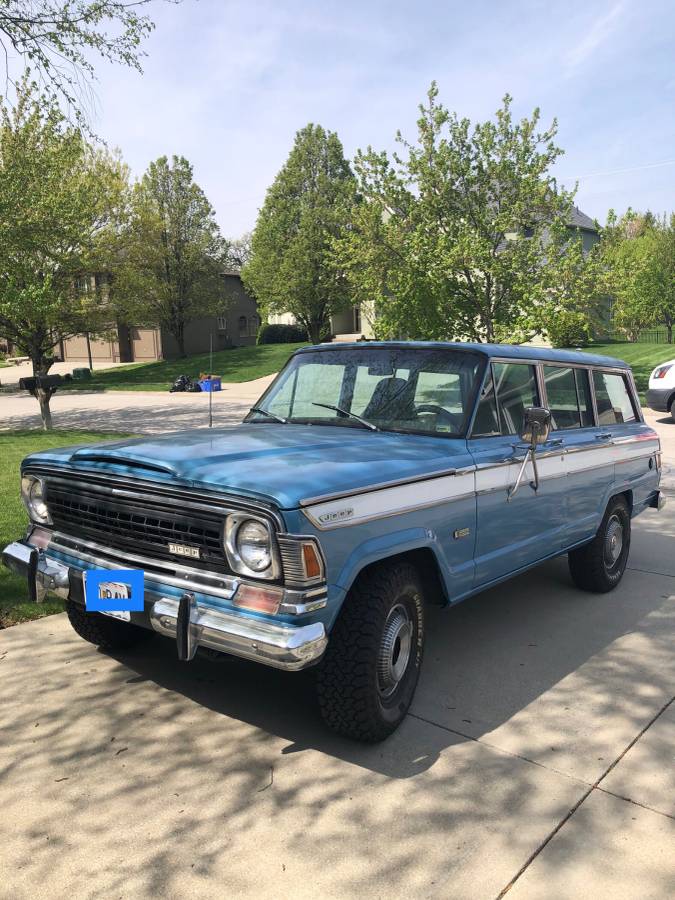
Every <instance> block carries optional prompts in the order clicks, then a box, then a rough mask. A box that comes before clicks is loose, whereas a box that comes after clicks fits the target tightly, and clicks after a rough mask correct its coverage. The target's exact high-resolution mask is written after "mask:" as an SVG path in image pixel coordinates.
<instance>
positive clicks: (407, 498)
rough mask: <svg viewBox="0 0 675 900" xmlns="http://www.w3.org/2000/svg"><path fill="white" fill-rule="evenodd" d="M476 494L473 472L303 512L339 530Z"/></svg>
mask: <svg viewBox="0 0 675 900" xmlns="http://www.w3.org/2000/svg"><path fill="white" fill-rule="evenodd" d="M474 491H475V479H474V474H473V472H470V473H468V474H466V475H445V476H444V477H443V478H432V479H427V480H426V481H414V482H412V483H411V484H402V485H399V486H398V487H391V488H385V489H384V490H378V491H369V492H368V493H364V494H356V495H355V496H353V497H344V498H342V499H340V500H328V501H327V502H325V503H316V504H314V505H313V506H309V507H307V508H306V509H304V510H303V512H304V513H305V515H306V516H307V518H308V519H309V520H310V521H311V522H312V524H314V525H316V527H317V528H337V527H339V526H341V525H356V524H357V523H359V522H365V521H368V520H369V519H374V518H379V517H380V516H388V515H391V514H392V513H402V512H407V511H408V510H413V509H419V508H420V507H425V506H435V505H436V504H437V503H445V502H446V501H447V500H457V499H458V498H459V497H470V496H473V493H474Z"/></svg>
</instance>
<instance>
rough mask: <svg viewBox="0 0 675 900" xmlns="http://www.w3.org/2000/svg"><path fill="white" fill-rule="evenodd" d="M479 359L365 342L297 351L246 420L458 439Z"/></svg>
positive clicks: (466, 354)
mask: <svg viewBox="0 0 675 900" xmlns="http://www.w3.org/2000/svg"><path fill="white" fill-rule="evenodd" d="M483 364H484V360H483V357H482V356H481V355H480V354H478V353H472V352H468V351H461V350H452V349H447V350H446V349H438V348H429V349H426V348H420V347H400V346H391V347H382V346H380V347H374V346H368V344H365V343H364V345H363V348H361V347H358V348H354V347H352V348H348V349H347V348H346V349H344V350H333V349H331V350H311V351H308V352H303V353H298V354H297V355H296V356H294V357H293V358H292V359H291V361H290V363H289V364H288V366H287V367H286V368H285V369H284V370H283V371H282V372H281V373H280V374H279V376H278V377H277V379H276V381H274V382H273V383H272V385H271V387H270V388H269V389H268V390H267V393H266V394H265V395H264V396H263V397H262V399H261V400H260V402H259V403H258V404H257V410H258V411H257V412H256V411H252V412H251V414H250V416H249V417H248V419H247V421H250V422H255V421H263V420H264V421H267V422H268V423H269V422H270V421H272V418H271V416H273V417H275V418H277V419H279V420H285V422H284V424H288V423H293V422H295V423H299V422H302V423H312V424H317V425H341V426H345V427H350V428H369V427H371V428H372V427H373V426H374V428H376V429H379V430H381V431H402V432H411V433H416V434H420V433H421V434H447V435H453V436H459V435H463V434H464V432H465V431H466V426H467V420H468V418H469V414H470V413H471V409H472V407H473V402H474V398H475V396H476V392H477V388H478V380H479V375H480V374H481V373H482V368H483ZM331 407H332V408H331ZM265 413H267V415H266V414H265ZM280 427H281V425H280Z"/></svg>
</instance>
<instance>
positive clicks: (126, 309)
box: [113, 156, 225, 356]
mask: <svg viewBox="0 0 675 900" xmlns="http://www.w3.org/2000/svg"><path fill="white" fill-rule="evenodd" d="M224 252H225V244H224V242H223V239H222V237H221V234H220V230H219V228H218V225H217V223H216V219H215V214H214V211H213V207H212V206H211V204H210V203H209V201H208V199H207V197H206V195H205V194H204V192H203V191H202V189H201V188H200V187H199V185H197V184H195V182H194V180H193V172H192V166H191V165H190V163H189V162H188V161H187V159H185V158H184V157H182V156H180V157H178V156H174V157H172V160H171V163H169V161H168V159H167V157H166V156H162V157H160V158H159V159H158V160H156V162H153V163H151V164H150V165H149V167H148V170H147V172H146V173H145V175H144V176H143V178H142V179H141V181H140V182H139V183H138V184H136V185H135V186H134V190H133V194H132V200H131V216H130V224H129V228H128V231H127V233H126V236H125V238H124V240H123V244H122V249H121V251H120V254H119V262H118V265H117V266H116V269H115V282H114V285H113V296H114V300H115V303H116V305H117V306H118V307H119V309H120V310H121V311H122V314H123V316H124V318H125V319H126V321H130V322H134V323H136V324H141V323H142V322H147V323H149V324H152V325H161V326H163V327H165V328H166V329H167V330H168V331H169V332H170V333H171V334H172V335H173V336H174V338H175V340H176V343H177V344H178V349H179V353H180V355H181V356H185V326H186V325H187V323H188V322H190V321H191V320H192V319H195V318H199V317H201V316H205V315H209V314H215V313H218V312H221V311H222V308H223V305H224V302H225V301H224V294H223V285H222V271H223V267H224Z"/></svg>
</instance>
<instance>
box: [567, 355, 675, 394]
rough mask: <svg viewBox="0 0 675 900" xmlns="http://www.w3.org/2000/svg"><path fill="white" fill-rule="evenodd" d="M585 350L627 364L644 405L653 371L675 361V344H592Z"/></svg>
mask: <svg viewBox="0 0 675 900" xmlns="http://www.w3.org/2000/svg"><path fill="white" fill-rule="evenodd" d="M583 349H585V350H586V351H587V352H588V353H602V354H603V355H605V356H614V357H615V358H616V359H622V360H624V362H627V363H628V365H629V366H630V367H631V368H632V370H633V373H634V375H635V383H636V384H637V389H638V391H639V392H640V397H641V400H642V402H643V403H644V395H645V392H646V390H647V385H648V383H649V376H650V375H651V373H652V370H653V369H655V368H656V366H658V365H659V364H660V363H663V362H666V361H667V360H669V359H675V344H630V343H616V344H590V345H589V346H588V347H585V348H583Z"/></svg>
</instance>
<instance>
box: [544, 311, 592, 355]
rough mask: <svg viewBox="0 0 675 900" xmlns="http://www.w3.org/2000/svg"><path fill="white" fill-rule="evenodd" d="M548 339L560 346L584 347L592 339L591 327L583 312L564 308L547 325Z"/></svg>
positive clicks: (555, 345)
mask: <svg viewBox="0 0 675 900" xmlns="http://www.w3.org/2000/svg"><path fill="white" fill-rule="evenodd" d="M546 331H547V333H548V339H549V340H550V342H551V344H552V345H553V346H554V347H556V348H558V347H584V346H585V345H586V344H588V342H589V341H590V339H591V327H590V325H589V322H588V319H587V318H586V316H585V315H584V314H583V313H582V312H572V311H571V310H562V311H561V312H559V313H556V314H555V315H554V316H553V317H552V319H551V321H549V322H548V323H547V325H546Z"/></svg>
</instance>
